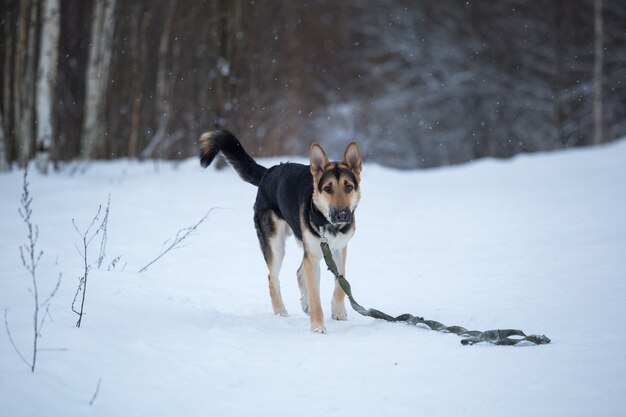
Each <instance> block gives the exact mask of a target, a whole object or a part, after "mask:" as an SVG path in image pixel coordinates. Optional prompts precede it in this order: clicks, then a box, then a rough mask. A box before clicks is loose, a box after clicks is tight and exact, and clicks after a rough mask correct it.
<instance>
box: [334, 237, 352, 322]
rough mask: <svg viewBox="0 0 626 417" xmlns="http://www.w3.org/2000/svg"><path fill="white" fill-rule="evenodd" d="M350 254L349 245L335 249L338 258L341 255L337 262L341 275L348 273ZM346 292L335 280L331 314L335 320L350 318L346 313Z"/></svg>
mask: <svg viewBox="0 0 626 417" xmlns="http://www.w3.org/2000/svg"><path fill="white" fill-rule="evenodd" d="M347 254H348V247H347V246H344V248H343V249H341V250H338V251H335V254H333V256H335V257H336V258H337V257H339V258H340V259H338V262H337V264H338V265H337V268H338V270H339V271H338V272H339V274H340V275H343V276H345V274H346V256H347ZM345 298H346V293H345V292H343V290H342V289H341V287H340V286H339V283H338V282H337V280H335V289H334V291H333V299H332V301H331V304H330V311H331V314H330V316H331V317H332V318H333V319H334V320H340V321H343V320H348V314H347V313H346V304H345V301H344V300H345Z"/></svg>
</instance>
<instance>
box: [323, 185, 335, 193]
mask: <svg viewBox="0 0 626 417" xmlns="http://www.w3.org/2000/svg"><path fill="white" fill-rule="evenodd" d="M324 191H325V192H327V193H328V194H332V193H333V186H332V185H330V184H328V185H327V186H326V187H324Z"/></svg>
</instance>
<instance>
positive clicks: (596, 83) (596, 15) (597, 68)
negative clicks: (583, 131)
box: [592, 0, 604, 145]
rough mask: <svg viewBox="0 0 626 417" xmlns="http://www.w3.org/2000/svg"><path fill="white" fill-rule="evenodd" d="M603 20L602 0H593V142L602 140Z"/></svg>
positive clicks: (596, 142)
mask: <svg viewBox="0 0 626 417" xmlns="http://www.w3.org/2000/svg"><path fill="white" fill-rule="evenodd" d="M603 26H604V22H603V19H602V0H594V1H593V27H594V47H593V139H592V141H593V143H594V144H596V145H597V144H599V143H602V142H603V140H604V132H603V123H604V114H603V111H602V67H603V64H604V46H603V44H604V28H603Z"/></svg>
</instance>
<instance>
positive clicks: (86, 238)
mask: <svg viewBox="0 0 626 417" xmlns="http://www.w3.org/2000/svg"><path fill="white" fill-rule="evenodd" d="M101 211H102V205H99V206H98V211H97V212H96V215H95V216H94V217H93V219H92V220H91V223H90V224H89V226H88V227H87V229H85V231H84V232H82V231H81V230H80V229H79V228H78V226H77V225H76V221H75V220H74V219H72V225H74V229H75V230H76V233H78V235H79V236H80V237H81V240H82V242H83V248H82V252H81V250H80V249H79V248H78V246H76V250H77V251H78V253H79V254H80V255H81V258H82V259H83V268H84V269H83V275H82V276H81V277H80V278H79V279H78V288H77V290H76V294H75V295H74V299H73V300H72V311H73V312H74V313H76V314H78V321H77V322H76V327H80V325H81V323H82V320H83V315H84V309H85V297H86V295H87V277H88V276H89V271H90V270H91V265H90V264H89V262H88V260H87V257H88V255H87V249H88V247H89V244H90V243H91V241H92V240H93V239H94V238H95V237H96V235H97V234H98V233H99V232H100V230H101V229H102V225H100V227H99V228H98V229H96V231H95V232H93V234H91V236H90V235H89V234H90V232H91V228H92V227H93V226H94V224H95V223H96V221H97V220H98V218H99V217H100V212H101ZM107 213H108V211H107ZM105 229H106V228H105ZM79 294H82V297H81V301H80V310H77V309H76V307H74V306H75V304H76V300H77V299H78V296H79Z"/></svg>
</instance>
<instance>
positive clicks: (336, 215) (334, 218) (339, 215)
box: [330, 209, 352, 224]
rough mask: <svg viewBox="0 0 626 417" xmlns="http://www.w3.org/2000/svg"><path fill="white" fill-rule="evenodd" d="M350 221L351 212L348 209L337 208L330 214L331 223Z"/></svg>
mask: <svg viewBox="0 0 626 417" xmlns="http://www.w3.org/2000/svg"><path fill="white" fill-rule="evenodd" d="M351 221H352V212H351V211H350V210H348V209H345V210H337V211H335V212H333V213H332V214H331V215H330V222H331V223H332V224H345V223H350V222H351Z"/></svg>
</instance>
